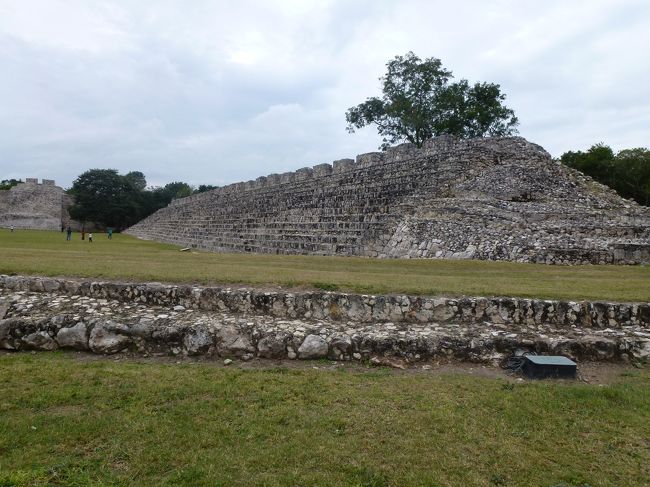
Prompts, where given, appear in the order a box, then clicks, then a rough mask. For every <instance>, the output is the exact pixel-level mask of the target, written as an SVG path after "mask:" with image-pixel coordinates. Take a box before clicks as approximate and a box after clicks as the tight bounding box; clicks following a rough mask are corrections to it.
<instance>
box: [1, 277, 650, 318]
mask: <svg viewBox="0 0 650 487" xmlns="http://www.w3.org/2000/svg"><path fill="white" fill-rule="evenodd" d="M0 289H7V290H12V291H32V292H56V293H62V294H68V295H79V296H88V297H92V298H97V299H112V300H118V301H122V302H135V303H139V304H145V305H159V306H167V307H173V306H177V305H180V306H183V307H184V308H188V309H196V310H202V311H218V312H228V313H236V314H245V315H262V316H264V315H268V316H273V317H279V318H291V319H306V320H309V319H315V320H328V321H334V322H347V321H351V322H355V323H385V322H393V323H429V322H436V323H463V324H472V323H485V322H487V323H493V324H506V325H548V324H550V325H554V326H558V327H587V328H621V327H623V326H641V327H643V328H650V303H615V302H601V301H562V300H542V299H526V298H516V297H462V298H449V297H422V296H407V295H394V296H371V295H359V294H348V293H334V292H286V291H263V290H257V289H251V288H239V289H233V288H221V287H199V286H191V285H172V284H160V283H121V282H95V281H88V280H77V279H64V278H42V277H23V276H6V275H0Z"/></svg>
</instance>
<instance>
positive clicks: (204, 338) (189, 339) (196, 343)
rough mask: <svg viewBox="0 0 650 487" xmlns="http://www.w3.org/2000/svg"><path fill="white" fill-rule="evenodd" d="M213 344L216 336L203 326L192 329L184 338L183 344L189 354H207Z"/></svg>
mask: <svg viewBox="0 0 650 487" xmlns="http://www.w3.org/2000/svg"><path fill="white" fill-rule="evenodd" d="M212 345H214V337H213V336H212V335H211V334H210V332H209V331H208V330H207V329H205V328H203V327H197V328H192V329H190V330H189V331H188V332H187V334H186V335H185V337H184V338H183V346H184V347H185V350H186V351H187V354H188V355H202V354H205V353H206V352H208V351H209V350H210V347H211V346H212Z"/></svg>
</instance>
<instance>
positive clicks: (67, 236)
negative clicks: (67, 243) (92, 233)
mask: <svg viewBox="0 0 650 487" xmlns="http://www.w3.org/2000/svg"><path fill="white" fill-rule="evenodd" d="M66 234H67V235H66V237H65V239H66V240H72V228H70V226H69V225H68V229H67V230H66Z"/></svg>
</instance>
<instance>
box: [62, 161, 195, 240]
mask: <svg viewBox="0 0 650 487" xmlns="http://www.w3.org/2000/svg"><path fill="white" fill-rule="evenodd" d="M193 192H194V188H192V186H190V185H189V184H187V183H184V182H182V181H175V182H173V183H168V184H166V185H165V186H163V187H156V188H147V180H146V178H145V175H144V174H143V173H142V172H140V171H131V172H129V173H127V174H125V175H120V174H118V172H117V171H116V170H115V169H91V170H89V171H86V172H84V173H83V174H81V175H80V176H79V177H78V178H77V179H76V180H75V181H74V183H73V184H72V188H70V189H69V190H68V193H69V194H71V195H72V196H73V197H74V201H75V203H74V205H73V206H72V207H71V208H70V216H71V217H72V218H74V219H75V220H78V221H81V222H92V223H94V224H97V225H99V226H101V227H113V228H116V229H118V230H119V229H123V228H126V227H129V226H131V225H134V224H135V223H137V222H139V221H140V220H142V219H143V218H146V217H147V216H149V215H150V214H152V213H153V212H155V211H156V210H158V209H160V208H163V207H164V206H167V205H168V204H169V203H170V202H171V201H172V200H173V199H176V198H184V197H185V196H189V195H191V194H192V193H193Z"/></svg>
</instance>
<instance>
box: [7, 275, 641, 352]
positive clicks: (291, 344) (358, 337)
mask: <svg viewBox="0 0 650 487" xmlns="http://www.w3.org/2000/svg"><path fill="white" fill-rule="evenodd" d="M56 348H73V349H77V350H89V351H92V352H95V353H117V352H132V353H138V354H145V355H148V354H155V355H179V354H185V355H207V356H220V357H228V356H236V357H240V358H242V359H243V360H248V359H250V358H253V357H254V356H258V357H265V358H288V359H295V358H300V359H303V358H307V359H310V358H311V359H313V358H324V357H329V358H332V359H335V360H373V361H374V360H376V361H377V362H375V363H385V362H384V359H385V358H388V359H390V358H391V357H398V358H400V359H406V360H407V361H418V360H427V359H431V358H435V359H436V360H439V359H441V358H442V359H448V358H455V359H461V360H470V361H481V362H484V361H489V362H493V361H501V360H503V359H505V357H507V356H509V355H511V354H512V353H514V352H515V351H516V350H520V349H523V350H527V351H531V352H536V353H550V354H554V355H567V356H569V357H572V358H574V359H579V360H609V361H617V360H625V361H632V360H638V361H646V360H647V359H648V358H650V304H648V303H611V302H590V301H582V302H571V301H558V300H541V299H520V298H512V297H499V298H496V297H462V298H447V297H442V296H440V297H419V296H406V295H402V296H366V295H358V294H344V293H327V292H297V293H290V292H284V291H279V292H265V291H260V290H256V289H229V288H226V289H224V288H214V287H198V286H188V285H162V284H156V283H148V284H147V283H115V282H91V281H79V280H74V279H51V278H35V277H22V276H0V349H7V350H54V349H56ZM392 363H394V362H392V361H390V360H389V361H388V364H392Z"/></svg>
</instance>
